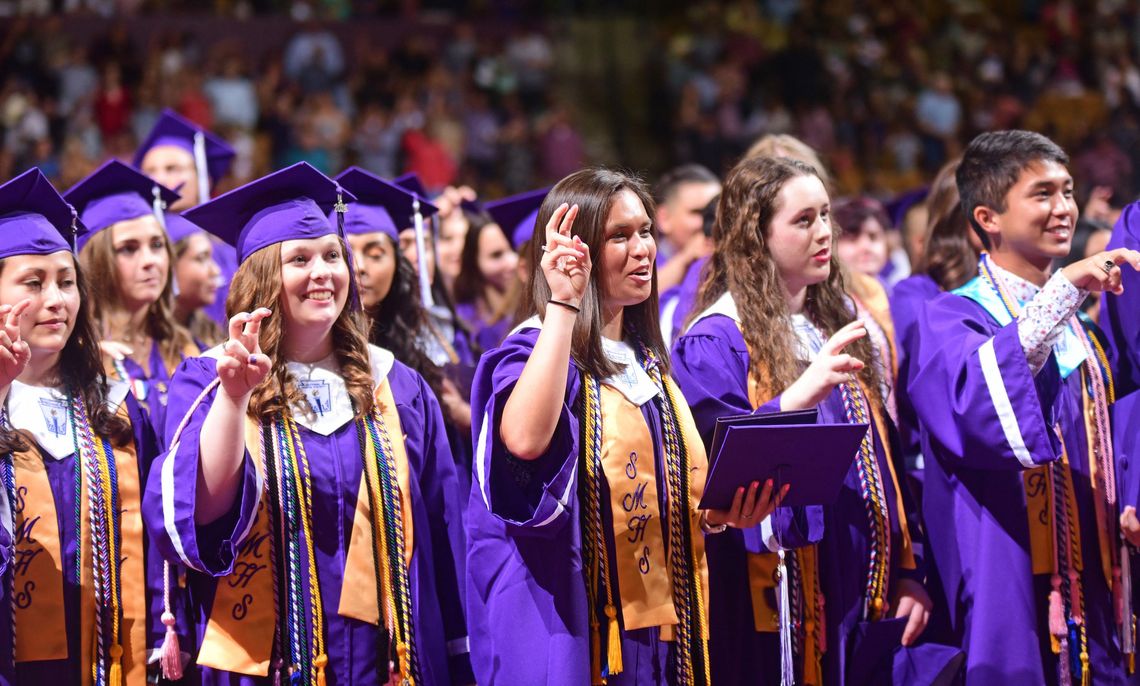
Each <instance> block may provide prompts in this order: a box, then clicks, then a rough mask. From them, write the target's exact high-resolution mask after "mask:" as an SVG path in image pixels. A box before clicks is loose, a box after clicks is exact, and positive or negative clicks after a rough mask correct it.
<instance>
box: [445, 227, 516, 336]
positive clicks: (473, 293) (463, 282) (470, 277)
mask: <svg viewBox="0 0 1140 686" xmlns="http://www.w3.org/2000/svg"><path fill="white" fill-rule="evenodd" d="M467 216H468V228H467V237H466V238H464V239H463V252H462V253H461V254H460V258H459V276H457V277H456V278H455V284H454V285H453V286H452V290H453V291H454V293H455V302H456V304H468V303H470V304H473V305H477V304H478V302H479V301H480V300H482V299H483V294H484V293H486V292H487V287H488V285H489V284H488V283H487V279H486V278H484V276H483V272H482V271H481V270H480V269H479V237H480V236H482V235H483V232H484V231H486V230H488V228H489V227H495V228H496V229H498V230H499V231H501V232H502V231H503V229H502V227H500V226H499V225H498V224H496V223H495V222H493V221H491V218H490V217H488V216H486V215H485V214H482V213H480V214H476V213H469V214H468V215H467ZM503 235H504V236H506V232H503ZM508 245H509V243H508ZM512 281H518V279H513V280H512ZM517 295H518V289H517V288H515V287H514V286H513V284H512V286H511V288H510V289H509V290H508V291H507V292H506V293H504V298H503V305H502V306H501V307H500V309H499V311H497V312H491V313H490V314H491V319H490V322H489V323H491V324H493V323H495V322H497V321H499V320H500V319H502V318H503V317H505V316H509V315H510V313H512V312H514V311H515V310H516V309H517V308H518V303H517V301H516V300H515V298H516V297H517Z"/></svg>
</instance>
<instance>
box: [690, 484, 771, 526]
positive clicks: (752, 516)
mask: <svg viewBox="0 0 1140 686" xmlns="http://www.w3.org/2000/svg"><path fill="white" fill-rule="evenodd" d="M790 488H791V486H789V485H788V484H784V486H783V487H782V488H781V489H780V491H779V493H776V492H775V491H774V490H773V486H772V480H771V479H768V480H767V481H765V482H764V488H763V489H760V482H759V481H753V482H752V484H751V485H750V486H749V487H748V488H747V489H745V488H744V487H743V486H741V487H740V488H737V489H736V495H734V496H733V497H732V506H731V507H729V509H727V510H708V511H707V512H706V514H705V521H707V522H708V523H709V524H711V525H713V526H720V525H722V524H727V525H728V526H734V527H736V528H738V529H746V528H748V527H750V526H756V525H757V524H759V523H760V522H761V521H763V520H764V518H765V517H767V516H768V515H770V514H772V513H773V512H775V511H776V508H777V507H779V506H780V502H781V501H783V499H784V496H786V495H788V489H790ZM758 490H759V493H757V491H758Z"/></svg>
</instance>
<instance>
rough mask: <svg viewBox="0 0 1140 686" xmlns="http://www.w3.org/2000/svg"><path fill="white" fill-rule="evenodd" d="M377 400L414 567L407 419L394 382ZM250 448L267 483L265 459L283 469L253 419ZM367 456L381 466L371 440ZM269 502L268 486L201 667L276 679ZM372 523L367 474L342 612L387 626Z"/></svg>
mask: <svg viewBox="0 0 1140 686" xmlns="http://www.w3.org/2000/svg"><path fill="white" fill-rule="evenodd" d="M374 399H375V402H376V403H377V407H378V408H379V410H380V415H381V418H382V420H383V421H384V424H385V426H386V427H387V430H388V433H389V435H390V436H391V437H392V450H393V452H394V455H393V458H394V461H395V463H396V474H397V478H398V480H399V483H400V501H401V507H402V513H401V514H402V517H403V520H404V531H405V546H404V559H405V560H406V561H407V562H408V563H409V564H410V562H411V559H412V551H413V536H412V509H411V496H410V494H411V491H410V481H409V479H410V473H409V470H408V457H407V452H406V449H405V446H404V440H403V436H404V434H403V433H402V431H401V426H400V417H399V414H398V413H397V411H396V401H395V399H394V397H393V396H392V389H391V386H390V385H389V383H388V380H387V379H385V380H384V381H383V382H382V383H381V384H380V385H379V386H378V387H377V389H376V392H375V395H374ZM254 446H256V448H254ZM246 447H247V449H248V450H249V454H250V456H251V458H253V460H254V463H255V465H256V467H257V473H258V476H259V479H260V480H261V481H264V478H265V471H264V458H269V459H273V460H274V461H275V464H279V463H278V462H277V461H278V456H277V455H270V456H264V455H262V452H263V441H262V439H261V426H260V424H259V423H258V422H257V421H256V420H254V419H252V418H249V419H247V421H246ZM365 450H366V451H367V455H366V457H367V459H370V460H375V454H374V453H373V451H372V446H371V442H366V444H365ZM275 452H276V451H275ZM278 473H280V468H278ZM267 500H268V492H267V491H266V490H265V489H264V487H263V490H262V494H261V499H260V502H259V503H258V507H257V515H256V517H255V519H254V522H253V525H252V526H251V527H250V531H249V533H248V534H247V535H246V537H245V540H244V541H243V543H242V545H241V546H240V548H239V550H238V554H237V559H236V560H235V561H234V571H233V573H232V574H230V575H229V576H227V577H224V578H222V579H219V580H218V587H217V591H216V593H215V595H214V605H213V607H211V609H210V619H209V622H208V623H207V625H206V632H205V635H204V636H203V637H202V648H201V650H200V651H199V653H198V664H200V665H203V666H205V667H210V668H213V669H218V670H223V671H227V672H234V673H237V674H246V675H249V676H268V675H269V663H270V660H271V659H272V655H273V637H274V632H275V630H276V624H277V621H276V620H277V617H276V611H275V608H274V592H275V589H274V588H273V572H272V569H271V565H273V564H274V560H273V558H272V556H271V549H270V541H271V540H272V530H271V529H270V526H271V523H270V521H269V518H270V510H269V506H268V503H267ZM371 522H372V508H371V505H370V503H369V500H368V492H367V487H366V485H365V483H364V478H363V476H362V477H361V485H360V492H359V494H358V496H357V500H356V515H355V517H354V518H353V524H352V533H351V535H350V538H349V548H348V555H347V559H346V561H345V569H344V580H343V582H342V585H341V596H340V597H341V600H340V607H339V608H338V613H339V614H340V615H342V616H345V617H352V618H354V619H360V620H362V621H366V622H371V623H372V624H377V623H379V621H380V603H379V601H378V598H377V595H376V567H375V564H374V560H373V550H372V543H373V541H372V539H373V536H372V523H371ZM385 600H387V599H385ZM385 618H387V616H386V617H385Z"/></svg>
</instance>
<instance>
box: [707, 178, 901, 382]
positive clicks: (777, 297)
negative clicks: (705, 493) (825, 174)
mask: <svg viewBox="0 0 1140 686" xmlns="http://www.w3.org/2000/svg"><path fill="white" fill-rule="evenodd" d="M809 175H810V176H816V177H817V178H818V174H816V171H815V169H814V168H813V167H811V166H810V165H807V164H805V163H803V162H799V161H797V160H792V159H788V158H773V157H754V158H747V159H744V160H742V161H741V162H740V163H739V164H737V165H736V167H734V168H733V169H732V171H731V172H729V175H728V179H727V180H726V181H725V185H724V191H723V192H722V193H721V196H720V202H719V203H718V205H717V220H716V225H715V227H714V229H713V240H714V241H715V243H716V251H715V252H714V253H713V256H712V258H711V259H710V260H709V266H708V268H707V269H706V270H705V274H704V277H703V278H702V280H701V290H700V293H699V295H698V296H697V301H696V304H694V305H693V309H692V314H690V315H689V321H690V322H692V321H693V320H694V319H695V317H696V316H698V315H699V313H701V312H703V311H704V310H706V309H708V308H709V307H710V306H711V305H712V304H713V303H715V302H716V301H717V299H718V298H720V297H721V296H722V295H724V293H725V292H726V291H727V292H729V293H731V294H732V297H733V300H734V301H735V302H736V306H737V309H738V311H739V313H740V321H741V330H742V332H743V334H744V341H745V343H747V344H748V351H749V355H750V358H751V361H750V363H749V373H750V374H751V376H752V377H753V378H754V379H756V381H757V382H758V383H759V384H760V387H761V388H763V389H764V390H765V391H766V392H767V393H768V394H769V396H768V397H769V398H771V397H773V396H775V395H776V394H777V393H780V392H781V391H783V390H784V389H785V388H787V387H788V386H790V385H791V384H792V382H793V381H795V380H796V378H797V377H798V376H799V375H800V373H801V372H802V371H803V368H804V361H803V360H800V359H798V357H797V355H796V351H797V350H798V349H799V346H798V345H797V342H796V335H795V331H794V330H793V327H792V319H791V314H790V313H789V312H788V306H787V302H786V300H785V296H784V287H783V283H782V279H781V277H780V273H779V271H778V270H777V268H776V263H775V262H774V261H773V260H772V255H771V252H770V250H769V247H768V240H769V235H770V233H771V225H772V219H773V217H775V215H776V213H777V212H778V211H779V210H780V204H779V200H780V191H781V190H782V189H783V188H784V186H785V185H786V184H787V183H788V182H789V181H791V180H792V179H795V178H797V177H800V176H809ZM837 230H838V229H837V228H836V227H835V226H834V225H833V226H832V237H831V240H832V246H833V247H832V251H831V272H830V274H829V275H828V277H827V280H826V281H823V282H821V283H818V284H815V285H812V286H808V289H807V296H806V298H805V301H804V314H805V315H806V316H807V318H808V319H809V320H811V322H812V323H813V324H815V325H816V326H817V327H818V328H819V329H820V330H821V331H822V332H823V335H824V336H825V337H830V336H831V335H832V334H834V333H835V332H836V331H838V330H839V329H841V328H843V327H844V326H846V325H847V324H849V323H850V322H852V321H854V320H855V309H854V307H852V304H851V302H850V300H849V299H848V297H847V295H846V293H845V291H844V283H843V274H842V271H841V270H840V268H839V261H838V258H837V257H836V251H835V249H834V244H835V240H836V232H837ZM847 350H848V351H849V352H850V353H851V354H853V355H854V356H855V357H858V358H859V359H861V360H863V361H865V362H867V364H865V365H864V367H863V370H862V371H861V372H859V377H860V379H861V380H862V382H863V385H864V386H865V387H866V389H867V392H868V393H870V394H872V396H873V399H874V401H875V402H880V401H881V398H880V396H881V393H880V390H879V389H880V382H879V378H878V372H877V371H876V367H875V365H874V364H870V361H871V359H872V356H873V354H874V353H873V347H872V345H871V342H870V341H869V340H868V339H867V338H862V339H860V340H857V341H855V342H854V343H852V344H850V345H849V346H847Z"/></svg>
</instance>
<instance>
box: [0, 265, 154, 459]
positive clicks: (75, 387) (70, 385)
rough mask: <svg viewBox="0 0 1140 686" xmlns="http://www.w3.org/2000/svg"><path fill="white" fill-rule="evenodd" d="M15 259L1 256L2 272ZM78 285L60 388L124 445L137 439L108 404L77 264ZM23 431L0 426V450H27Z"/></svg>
mask: <svg viewBox="0 0 1140 686" xmlns="http://www.w3.org/2000/svg"><path fill="white" fill-rule="evenodd" d="M11 259H12V258H5V259H0V274H3V273H4V267H5V266H7V264H8V261H9V260H11ZM75 287H76V289H77V291H78V292H79V310H78V311H77V312H76V314H75V328H73V329H72V330H71V335H70V336H69V337H68V338H67V342H66V343H64V344H63V350H61V351H60V355H59V361H58V362H57V367H56V370H55V371H56V377H57V379H58V381H59V384H60V387H61V388H62V389H63V390H64V391H65V392H66V393H68V394H69V395H78V396H79V397H81V398H82V399H83V407H84V408H85V409H86V410H87V417H88V420H89V421H90V422H91V430H92V431H93V432H94V433H95V435H97V436H103V437H106V438H109V439H110V440H111V443H112V444H113V445H115V446H116V447H122V446H125V445H127V444H129V443H130V442H131V440H132V439H133V438H134V436H133V434H132V432H131V426H130V424H129V423H128V422H127V421H126V420H125V419H123V418H122V417H120V416H118V414H116V413H115V412H114V411H112V410H111V408H109V407H107V376H106V374H105V373H104V371H103V359H102V354H101V353H100V351H99V337H98V336H97V335H96V334H95V322H94V320H93V319H92V317H91V307H90V305H89V304H88V303H89V297H88V286H87V279H86V277H84V275H83V269H81V268H80V265H79V264H78V263H77V264H76V265H75ZM27 449H28V446H27V443H26V441H25V440H24V438H23V437H22V436H21V434H20V433H19V432H17V431H15V430H13V429H12V428H11V427H10V426H6V425H4V426H0V453H8V452H13V451H19V450H27Z"/></svg>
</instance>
